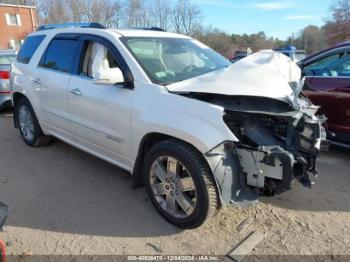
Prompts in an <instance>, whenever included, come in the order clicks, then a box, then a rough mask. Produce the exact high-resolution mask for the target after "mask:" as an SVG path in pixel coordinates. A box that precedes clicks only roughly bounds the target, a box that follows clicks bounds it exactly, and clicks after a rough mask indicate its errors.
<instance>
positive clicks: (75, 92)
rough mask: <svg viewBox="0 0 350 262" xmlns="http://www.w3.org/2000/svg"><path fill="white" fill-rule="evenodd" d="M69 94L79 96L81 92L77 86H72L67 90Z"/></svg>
mask: <svg viewBox="0 0 350 262" xmlns="http://www.w3.org/2000/svg"><path fill="white" fill-rule="evenodd" d="M69 92H70V93H71V94H73V95H76V96H81V95H82V93H81V92H80V89H79V88H74V89H72V90H70V91H69Z"/></svg>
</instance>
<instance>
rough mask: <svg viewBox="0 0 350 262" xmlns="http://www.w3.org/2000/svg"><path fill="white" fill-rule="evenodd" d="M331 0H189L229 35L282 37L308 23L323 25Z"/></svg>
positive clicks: (206, 20) (297, 30)
mask: <svg viewBox="0 0 350 262" xmlns="http://www.w3.org/2000/svg"><path fill="white" fill-rule="evenodd" d="M332 2H333V0H280V1H277V0H192V3H194V4H196V5H198V6H199V7H200V9H201V11H202V15H203V21H204V23H205V24H208V25H212V26H213V27H217V28H219V29H221V30H223V31H225V32H227V33H229V34H231V33H235V34H242V33H247V34H251V33H257V32H259V31H264V32H265V33H266V34H267V35H268V36H273V37H277V38H279V39H282V40H285V39H287V38H288V37H289V36H291V35H292V33H295V34H297V33H298V32H299V31H300V30H301V29H303V28H304V27H305V26H307V25H310V24H312V25H318V26H320V25H323V24H324V21H325V19H326V18H327V17H329V16H330V6H331V4H332Z"/></svg>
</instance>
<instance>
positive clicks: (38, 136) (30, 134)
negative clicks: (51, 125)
mask: <svg viewBox="0 0 350 262" xmlns="http://www.w3.org/2000/svg"><path fill="white" fill-rule="evenodd" d="M15 114H16V119H17V121H18V127H19V131H20V134H21V137H22V139H23V141H24V142H25V143H26V144H27V145H29V146H31V147H39V146H43V145H46V144H48V143H50V137H48V136H45V135H44V134H43V132H42V131H41V128H40V125H39V122H38V119H37V117H36V115H35V113H34V110H33V108H32V106H31V105H30V103H29V101H28V100H27V99H26V98H21V99H20V100H19V101H18V103H17V104H16V107H15Z"/></svg>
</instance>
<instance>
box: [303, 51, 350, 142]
mask: <svg viewBox="0 0 350 262" xmlns="http://www.w3.org/2000/svg"><path fill="white" fill-rule="evenodd" d="M303 73H304V75H305V80H306V89H307V90H306V91H305V94H306V95H307V96H308V97H309V98H310V99H311V100H312V101H313V102H314V103H315V104H316V105H320V106H321V110H320V112H321V113H323V114H325V115H326V116H327V118H328V122H327V128H328V129H329V130H330V131H332V132H335V133H339V134H340V136H341V134H345V133H348V134H350V51H349V50H341V51H339V52H336V53H333V54H332V55H329V56H325V57H322V58H320V59H318V60H317V61H315V62H313V63H311V64H309V65H306V66H305V67H304V68H303Z"/></svg>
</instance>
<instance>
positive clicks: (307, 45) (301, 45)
mask: <svg viewBox="0 0 350 262" xmlns="http://www.w3.org/2000/svg"><path fill="white" fill-rule="evenodd" d="M288 43H290V44H292V45H295V46H296V47H297V49H302V50H305V51H306V53H307V54H313V53H316V52H319V51H321V50H323V49H325V48H326V47H327V43H326V39H325V34H324V31H323V29H322V28H319V27H318V26H314V25H309V26H307V27H305V28H304V29H303V30H301V31H300V33H299V35H298V36H297V38H294V37H290V38H289V39H288Z"/></svg>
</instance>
